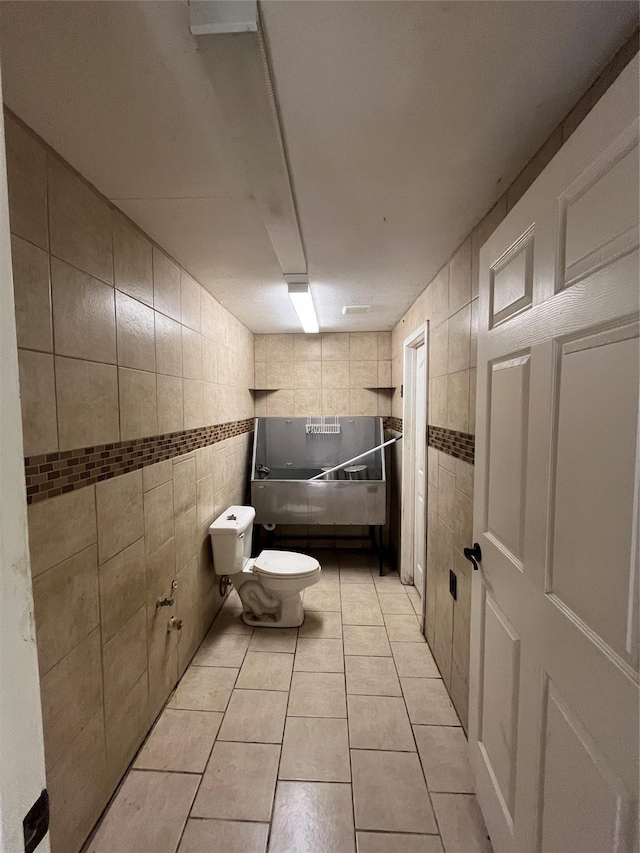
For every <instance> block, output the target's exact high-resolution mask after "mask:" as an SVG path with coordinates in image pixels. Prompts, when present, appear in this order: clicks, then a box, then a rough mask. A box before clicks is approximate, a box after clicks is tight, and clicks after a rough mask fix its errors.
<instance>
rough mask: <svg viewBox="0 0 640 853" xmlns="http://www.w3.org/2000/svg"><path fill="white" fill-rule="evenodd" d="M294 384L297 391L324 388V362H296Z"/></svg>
mask: <svg viewBox="0 0 640 853" xmlns="http://www.w3.org/2000/svg"><path fill="white" fill-rule="evenodd" d="M293 384H294V387H295V388H296V389H298V388H300V389H304V388H314V389H318V388H320V387H321V386H322V362H320V361H297V362H294V378H293Z"/></svg>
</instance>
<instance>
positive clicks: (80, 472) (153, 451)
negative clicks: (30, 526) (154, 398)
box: [24, 418, 255, 504]
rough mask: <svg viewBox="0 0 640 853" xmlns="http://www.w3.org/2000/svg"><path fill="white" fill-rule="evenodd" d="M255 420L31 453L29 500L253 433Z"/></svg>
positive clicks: (27, 460) (27, 467) (27, 465)
mask: <svg viewBox="0 0 640 853" xmlns="http://www.w3.org/2000/svg"><path fill="white" fill-rule="evenodd" d="M254 423H255V419H254V418H245V419H244V420H241V421H230V422H229V423H225V424H217V425H216V426H206V427H198V428H197V429H189V430H184V431H182V432H169V433H165V434H164V435H152V436H147V437H145V438H136V439H133V440H131V441H119V442H115V443H112V444H100V445H96V446H94V447H83V448H81V449H79V450H63V451H60V452H58V453H47V454H46V455H42V456H28V457H26V458H25V460H24V465H25V477H26V485H27V503H28V504H32V503H37V502H38V501H43V500H46V499H47V498H53V497H56V495H63V494H65V493H66V492H72V491H75V490H76V489H81V488H83V487H84V486H91V485H93V484H94V483H98V482H100V481H101V480H109V479H111V478H112V477H117V476H118V475H119V474H127V473H128V472H129V471H136V470H137V469H138V468H145V467H146V466H147V465H153V464H155V463H156V462H163V461H164V460H165V459H172V458H173V457H174V456H182V455H183V454H184V453H189V452H190V451H192V450H196V449H197V448H199V447H206V446H207V445H209V444H217V443H218V442H219V441H224V440H225V439H227V438H233V437H234V436H237V435H244V434H245V433H247V432H253V428H254Z"/></svg>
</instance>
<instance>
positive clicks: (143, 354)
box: [54, 291, 156, 371]
mask: <svg viewBox="0 0 640 853" xmlns="http://www.w3.org/2000/svg"><path fill="white" fill-rule="evenodd" d="M54 298H55V297H54ZM154 313H155V312H154V311H153V308H149V307H148V306H147V305H143V304H142V302H138V300H137V299H132V298H131V297H130V296H127V295H126V294H124V293H120V292H119V291H116V318H117V327H118V364H119V365H120V366H121V367H133V368H136V369H137V370H152V371H155V369H156V336H155V323H154Z"/></svg>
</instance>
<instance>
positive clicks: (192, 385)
mask: <svg viewBox="0 0 640 853" xmlns="http://www.w3.org/2000/svg"><path fill="white" fill-rule="evenodd" d="M203 385H204V383H203V382H200V381H199V380H197V379H184V380H183V383H182V393H183V394H184V428H185V429H195V428H196V427H201V426H204V387H203Z"/></svg>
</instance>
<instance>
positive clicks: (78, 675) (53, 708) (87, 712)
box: [40, 628, 102, 772]
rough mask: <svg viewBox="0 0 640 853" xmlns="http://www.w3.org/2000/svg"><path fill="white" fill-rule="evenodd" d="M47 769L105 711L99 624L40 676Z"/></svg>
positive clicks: (54, 763)
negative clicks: (103, 708) (94, 718)
mask: <svg viewBox="0 0 640 853" xmlns="http://www.w3.org/2000/svg"><path fill="white" fill-rule="evenodd" d="M40 693H41V699H42V727H43V729H44V745H45V761H46V766H47V771H48V772H51V770H52V769H53V768H54V767H55V765H56V763H57V762H58V761H59V760H60V759H61V758H62V756H63V755H64V754H65V752H67V750H68V749H69V747H70V746H71V745H72V743H73V741H74V740H75V739H76V737H77V736H78V735H79V734H80V732H81V731H82V729H83V728H84V727H85V726H86V725H87V724H88V723H89V722H90V721H91V720H92V719H93V717H95V716H96V714H98V713H101V711H102V662H101V658H100V631H99V629H98V628H96V629H95V630H94V631H92V632H91V633H90V634H89V635H88V636H87V637H85V638H84V639H83V640H81V641H80V643H78V645H77V646H76V647H75V648H74V649H73V650H72V651H71V652H69V654H68V655H66V656H65V657H63V658H62V660H60V661H59V662H58V663H57V664H56V665H55V666H53V667H52V668H51V669H50V670H49V672H47V673H46V675H43V676H42V678H41V679H40Z"/></svg>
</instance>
